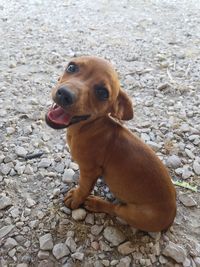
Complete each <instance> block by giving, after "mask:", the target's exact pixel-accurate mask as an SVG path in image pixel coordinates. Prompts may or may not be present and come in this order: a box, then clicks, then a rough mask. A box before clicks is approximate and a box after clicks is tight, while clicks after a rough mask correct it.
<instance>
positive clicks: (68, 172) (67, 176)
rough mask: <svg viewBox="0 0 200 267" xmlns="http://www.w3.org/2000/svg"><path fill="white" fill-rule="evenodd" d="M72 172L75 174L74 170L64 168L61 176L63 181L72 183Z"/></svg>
mask: <svg viewBox="0 0 200 267" xmlns="http://www.w3.org/2000/svg"><path fill="white" fill-rule="evenodd" d="M74 174H75V172H74V170H72V169H66V170H65V172H64V174H63V177H62V181H63V183H72V182H73V181H74V179H73V177H74Z"/></svg>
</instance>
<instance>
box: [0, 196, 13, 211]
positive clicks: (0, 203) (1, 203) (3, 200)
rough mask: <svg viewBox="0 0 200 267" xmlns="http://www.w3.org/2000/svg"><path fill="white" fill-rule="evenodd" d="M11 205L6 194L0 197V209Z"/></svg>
mask: <svg viewBox="0 0 200 267" xmlns="http://www.w3.org/2000/svg"><path fill="white" fill-rule="evenodd" d="M11 205H12V201H11V199H10V198H9V197H6V196H2V197H0V210H3V209H5V208H7V207H8V206H11Z"/></svg>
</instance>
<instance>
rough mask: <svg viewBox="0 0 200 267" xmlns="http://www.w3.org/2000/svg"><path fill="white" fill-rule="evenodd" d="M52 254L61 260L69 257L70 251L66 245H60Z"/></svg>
mask: <svg viewBox="0 0 200 267" xmlns="http://www.w3.org/2000/svg"><path fill="white" fill-rule="evenodd" d="M52 253H53V255H54V257H55V258H56V259H57V260H59V259H61V258H63V257H65V256H68V255H69V254H70V251H69V249H68V248H67V246H66V245H65V244H64V243H59V244H56V245H55V246H54V247H53V250H52Z"/></svg>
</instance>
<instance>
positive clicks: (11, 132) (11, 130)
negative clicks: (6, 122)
mask: <svg viewBox="0 0 200 267" xmlns="http://www.w3.org/2000/svg"><path fill="white" fill-rule="evenodd" d="M6 132H7V134H13V133H14V132H15V128H14V127H7V128H6Z"/></svg>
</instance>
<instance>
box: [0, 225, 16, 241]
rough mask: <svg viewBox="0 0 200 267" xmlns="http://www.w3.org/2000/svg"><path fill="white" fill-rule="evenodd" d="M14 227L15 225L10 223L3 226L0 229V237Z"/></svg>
mask: <svg viewBox="0 0 200 267" xmlns="http://www.w3.org/2000/svg"><path fill="white" fill-rule="evenodd" d="M14 227H15V226H14V225H12V224H10V225H6V226H3V227H2V228H1V229H0V239H1V238H3V237H4V236H6V235H7V234H9V233H10V232H11V231H12V230H13V228H14Z"/></svg>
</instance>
